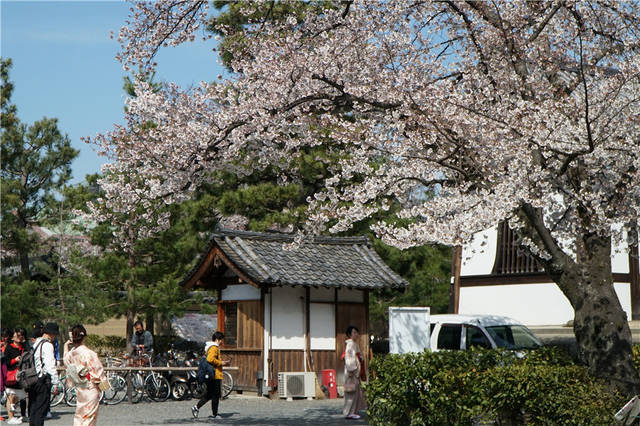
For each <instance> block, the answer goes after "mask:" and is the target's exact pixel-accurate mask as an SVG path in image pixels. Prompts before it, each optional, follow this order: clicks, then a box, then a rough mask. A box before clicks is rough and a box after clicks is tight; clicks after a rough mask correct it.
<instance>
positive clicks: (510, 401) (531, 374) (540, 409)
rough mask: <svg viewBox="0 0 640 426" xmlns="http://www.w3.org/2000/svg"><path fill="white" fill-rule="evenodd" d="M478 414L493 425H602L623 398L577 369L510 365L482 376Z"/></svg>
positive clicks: (564, 366)
mask: <svg viewBox="0 0 640 426" xmlns="http://www.w3.org/2000/svg"><path fill="white" fill-rule="evenodd" d="M477 386H478V387H479V389H477V391H480V392H484V396H485V398H483V401H482V408H483V410H482V412H483V413H484V414H485V416H486V414H488V413H491V415H490V416H489V417H491V418H494V419H497V420H498V421H499V424H504V423H507V424H509V423H515V424H547V425H561V424H562V425H585V424H592V425H604V424H610V423H611V418H612V415H613V413H615V412H616V411H617V410H618V409H619V408H620V407H621V406H622V405H623V404H624V398H623V397H622V396H621V395H619V394H615V393H611V392H610V391H609V390H608V388H607V387H606V385H605V384H604V382H601V381H599V380H597V379H595V378H593V377H592V376H590V375H589V373H588V372H587V369H586V367H583V366H577V365H573V366H571V365H562V366H560V365H531V364H529V365H527V364H519V365H511V366H508V367H496V368H492V369H490V370H487V371H486V372H484V374H482V376H481V377H480V380H479V381H478V383H477Z"/></svg>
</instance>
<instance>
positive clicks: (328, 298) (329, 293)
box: [310, 287, 335, 302]
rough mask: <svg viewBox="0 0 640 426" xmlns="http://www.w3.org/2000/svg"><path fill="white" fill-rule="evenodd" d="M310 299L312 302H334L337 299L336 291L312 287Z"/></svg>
mask: <svg viewBox="0 0 640 426" xmlns="http://www.w3.org/2000/svg"><path fill="white" fill-rule="evenodd" d="M310 297H311V301H312V302H333V299H334V298H335V289H333V288H327V287H319V288H315V287H312V288H311V293H310Z"/></svg>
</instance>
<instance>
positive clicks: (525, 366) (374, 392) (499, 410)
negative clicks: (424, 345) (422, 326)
mask: <svg viewBox="0 0 640 426" xmlns="http://www.w3.org/2000/svg"><path fill="white" fill-rule="evenodd" d="M634 353H636V354H640V351H636V352H634ZM371 375H372V379H371V380H370V382H369V383H368V384H366V385H365V395H366V398H367V402H368V404H369V408H368V410H367V416H368V421H369V422H370V424H375V425H383V424H384V425H388V424H397V425H460V424H462V425H471V424H499V425H510V424H543V425H545V424H546V425H561V424H564V425H585V424H610V423H611V421H612V416H613V413H615V412H616V411H617V410H618V409H619V408H620V407H621V406H622V405H623V404H624V402H625V398H624V397H622V396H621V395H619V394H616V393H612V392H611V391H610V390H609V389H608V388H607V387H606V386H605V384H604V383H603V382H602V381H599V380H597V379H595V378H593V377H591V376H590V375H589V374H588V372H587V369H586V367H584V366H580V365H576V364H575V362H574V361H573V360H572V358H571V357H570V355H569V354H568V353H567V352H565V351H563V350H560V349H557V348H541V349H538V350H535V351H530V352H528V353H527V354H526V355H525V356H524V357H518V355H517V354H516V353H514V352H508V351H500V350H471V351H442V352H426V351H425V352H423V353H418V354H405V355H394V354H390V355H386V356H380V357H374V359H373V360H372V362H371Z"/></svg>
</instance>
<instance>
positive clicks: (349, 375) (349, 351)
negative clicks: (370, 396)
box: [342, 339, 367, 416]
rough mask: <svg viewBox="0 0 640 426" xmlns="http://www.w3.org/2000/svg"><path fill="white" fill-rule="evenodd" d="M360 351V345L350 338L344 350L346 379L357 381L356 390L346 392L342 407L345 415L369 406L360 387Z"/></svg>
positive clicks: (355, 412) (356, 412)
mask: <svg viewBox="0 0 640 426" xmlns="http://www.w3.org/2000/svg"><path fill="white" fill-rule="evenodd" d="M358 353H360V347H359V346H358V344H357V343H356V342H354V341H353V340H351V339H349V340H347V341H346V348H345V351H344V377H345V381H347V380H349V381H353V382H355V384H356V386H355V391H353V392H346V391H345V393H344V407H343V409H342V414H343V415H345V416H346V415H353V414H358V411H360V410H364V409H365V408H367V403H366V402H365V400H364V395H363V394H362V389H361V388H360V369H361V366H360V359H359V357H358Z"/></svg>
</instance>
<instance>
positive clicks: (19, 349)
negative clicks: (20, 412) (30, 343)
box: [4, 329, 27, 425]
mask: <svg viewBox="0 0 640 426" xmlns="http://www.w3.org/2000/svg"><path fill="white" fill-rule="evenodd" d="M22 330H23V329H22ZM22 330H21V329H16V331H15V332H14V333H13V341H12V342H11V343H9V344H8V345H7V346H6V347H5V350H4V356H5V360H6V364H7V382H6V386H7V388H6V394H7V414H8V416H9V419H8V420H7V423H8V424H10V425H17V424H20V423H22V417H20V416H14V411H17V409H18V405H17V404H18V403H19V402H20V401H21V400H24V399H25V398H26V397H27V394H26V392H25V391H24V389H21V388H20V386H19V385H18V380H17V378H16V374H17V373H18V366H19V365H20V359H21V357H22V353H23V352H24V343H23V342H24V336H23V335H22V333H23V331H22Z"/></svg>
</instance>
